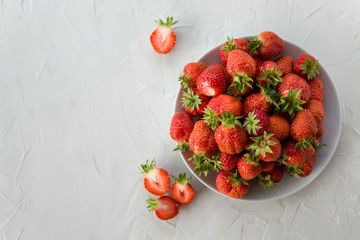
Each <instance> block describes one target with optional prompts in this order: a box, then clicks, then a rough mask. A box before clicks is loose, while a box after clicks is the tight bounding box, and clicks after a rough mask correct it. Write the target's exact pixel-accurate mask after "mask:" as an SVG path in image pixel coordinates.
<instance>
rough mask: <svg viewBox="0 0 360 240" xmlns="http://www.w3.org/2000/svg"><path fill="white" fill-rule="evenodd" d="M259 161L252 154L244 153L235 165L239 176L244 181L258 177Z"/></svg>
mask: <svg viewBox="0 0 360 240" xmlns="http://www.w3.org/2000/svg"><path fill="white" fill-rule="evenodd" d="M259 160H260V159H259V158H258V157H256V156H255V155H254V154H253V153H245V154H244V155H243V156H242V157H241V158H240V159H239V161H238V164H237V169H238V171H239V174H240V176H241V177H242V178H243V179H245V180H251V179H253V178H255V177H256V176H257V175H259V173H260V172H261V165H260V163H259Z"/></svg>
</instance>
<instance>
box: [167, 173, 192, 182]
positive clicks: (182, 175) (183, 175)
mask: <svg viewBox="0 0 360 240" xmlns="http://www.w3.org/2000/svg"><path fill="white" fill-rule="evenodd" d="M171 178H172V179H173V180H174V181H175V182H177V183H179V184H181V185H186V184H188V183H189V182H190V181H191V177H189V176H188V175H187V174H186V173H180V174H179V176H178V177H175V176H171Z"/></svg>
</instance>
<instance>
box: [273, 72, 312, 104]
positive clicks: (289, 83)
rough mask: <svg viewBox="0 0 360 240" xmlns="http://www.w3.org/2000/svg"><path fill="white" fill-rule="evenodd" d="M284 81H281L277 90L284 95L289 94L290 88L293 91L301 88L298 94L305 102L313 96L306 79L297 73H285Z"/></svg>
mask: <svg viewBox="0 0 360 240" xmlns="http://www.w3.org/2000/svg"><path fill="white" fill-rule="evenodd" d="M282 81H283V82H282V83H279V84H278V85H277V91H278V92H279V93H280V94H281V95H282V96H288V92H289V90H290V88H292V89H293V91H296V90H301V92H300V94H299V96H298V98H299V99H300V100H303V101H305V102H307V101H309V99H310V96H311V91H310V86H309V84H308V83H307V82H306V81H305V80H304V79H302V78H301V77H299V76H298V75H296V74H293V73H290V74H287V75H285V76H284V77H283V78H282Z"/></svg>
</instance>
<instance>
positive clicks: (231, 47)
mask: <svg viewBox="0 0 360 240" xmlns="http://www.w3.org/2000/svg"><path fill="white" fill-rule="evenodd" d="M225 44H226V45H225V46H222V47H221V50H226V52H225V53H224V54H225V55H228V54H229V53H230V52H231V51H232V50H235V49H237V44H236V43H235V41H234V38H233V37H231V38H230V37H229V36H228V37H227V41H226V42H225Z"/></svg>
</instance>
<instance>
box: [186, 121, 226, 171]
mask: <svg viewBox="0 0 360 240" xmlns="http://www.w3.org/2000/svg"><path fill="white" fill-rule="evenodd" d="M189 146H190V148H191V150H192V151H193V152H194V154H193V156H192V157H191V158H190V159H189V161H193V163H194V164H195V165H196V167H195V168H194V172H198V173H199V175H201V174H204V175H205V176H207V174H208V173H209V172H210V171H211V170H212V171H218V169H219V168H221V167H222V166H221V162H220V161H219V156H217V154H215V153H217V151H218V149H219V148H218V145H217V144H216V141H215V136H214V131H213V130H211V128H210V127H208V126H207V124H206V123H205V121H204V120H199V121H197V122H196V123H195V125H194V129H193V131H192V132H191V135H190V137H189Z"/></svg>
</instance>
